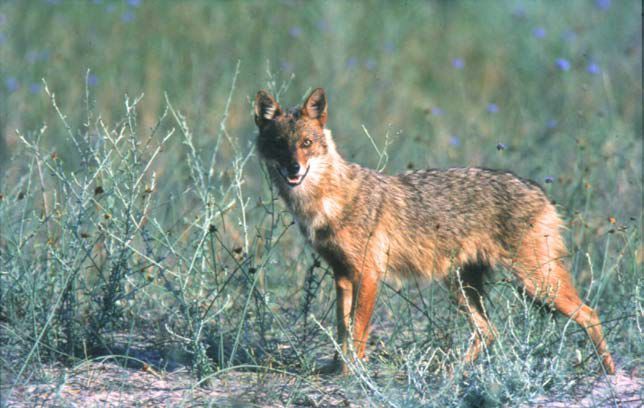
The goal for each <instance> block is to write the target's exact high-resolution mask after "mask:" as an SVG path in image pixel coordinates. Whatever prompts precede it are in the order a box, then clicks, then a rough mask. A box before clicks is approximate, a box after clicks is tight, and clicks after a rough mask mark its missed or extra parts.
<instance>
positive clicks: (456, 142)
mask: <svg viewBox="0 0 644 408" xmlns="http://www.w3.org/2000/svg"><path fill="white" fill-rule="evenodd" d="M449 144H450V145H452V146H454V147H458V146H460V145H461V139H460V138H459V137H458V136H456V135H453V136H450V138H449Z"/></svg>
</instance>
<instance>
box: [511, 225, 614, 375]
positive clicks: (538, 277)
mask: <svg viewBox="0 0 644 408" xmlns="http://www.w3.org/2000/svg"><path fill="white" fill-rule="evenodd" d="M550 238H551V240H550V242H548V241H549V240H548V237H546V236H544V235H543V234H541V233H535V234H532V235H531V236H529V237H528V239H527V240H526V241H525V243H524V244H523V245H522V247H521V248H520V249H519V252H518V256H517V261H516V262H515V263H516V265H515V266H514V268H513V269H514V270H515V272H516V275H517V277H518V278H519V280H520V281H521V283H522V284H523V286H524V288H525V290H526V292H527V293H528V294H529V295H530V296H531V297H533V298H535V299H537V300H539V301H541V302H544V303H546V304H550V305H552V306H554V308H555V309H556V310H557V311H558V312H560V313H561V314H563V315H564V316H566V317H568V318H570V319H572V320H574V321H575V322H576V323H577V324H579V325H580V326H581V327H582V328H583V329H584V330H585V331H586V333H587V334H588V337H590V339H591V341H592V342H593V344H594V346H595V350H596V351H597V354H598V355H599V356H600V358H601V360H602V364H603V366H604V369H605V370H606V373H608V374H614V373H615V363H614V362H613V358H612V357H611V355H610V352H609V351H608V346H607V344H606V340H605V339H604V335H603V333H602V327H601V321H600V320H599V316H598V315H597V313H596V312H595V311H594V310H593V309H592V308H590V307H589V306H588V305H586V304H584V303H583V301H582V300H581V299H580V298H579V294H578V293H577V291H576V290H575V287H574V285H573V283H572V278H571V276H570V274H569V273H568V271H567V270H566V268H565V266H564V264H563V260H562V259H561V254H565V248H563V246H560V247H557V243H558V242H560V240H561V238H560V237H558V236H556V237H550ZM552 238H554V239H552ZM553 242H554V244H555V245H553ZM560 245H563V244H560ZM553 247H554V248H553Z"/></svg>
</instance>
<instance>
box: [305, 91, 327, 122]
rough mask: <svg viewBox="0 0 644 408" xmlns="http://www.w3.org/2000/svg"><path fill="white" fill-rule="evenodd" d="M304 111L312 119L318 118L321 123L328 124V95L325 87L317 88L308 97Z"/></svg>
mask: <svg viewBox="0 0 644 408" xmlns="http://www.w3.org/2000/svg"><path fill="white" fill-rule="evenodd" d="M302 113H303V114H304V115H306V116H307V117H309V118H310V119H317V120H318V121H319V122H320V125H322V127H324V125H326V116H327V115H326V95H325V94H324V89H322V88H317V89H314V90H313V92H311V94H310V95H309V97H308V98H306V102H304V106H303V107H302Z"/></svg>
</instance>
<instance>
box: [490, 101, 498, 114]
mask: <svg viewBox="0 0 644 408" xmlns="http://www.w3.org/2000/svg"><path fill="white" fill-rule="evenodd" d="M487 111H488V112H489V113H497V112H498V111H499V107H498V106H497V104H496V103H491V104H489V105H487Z"/></svg>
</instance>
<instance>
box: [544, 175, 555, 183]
mask: <svg viewBox="0 0 644 408" xmlns="http://www.w3.org/2000/svg"><path fill="white" fill-rule="evenodd" d="M543 181H545V182H546V184H552V182H553V181H555V178H554V177H552V176H546V178H545V179H543Z"/></svg>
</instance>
